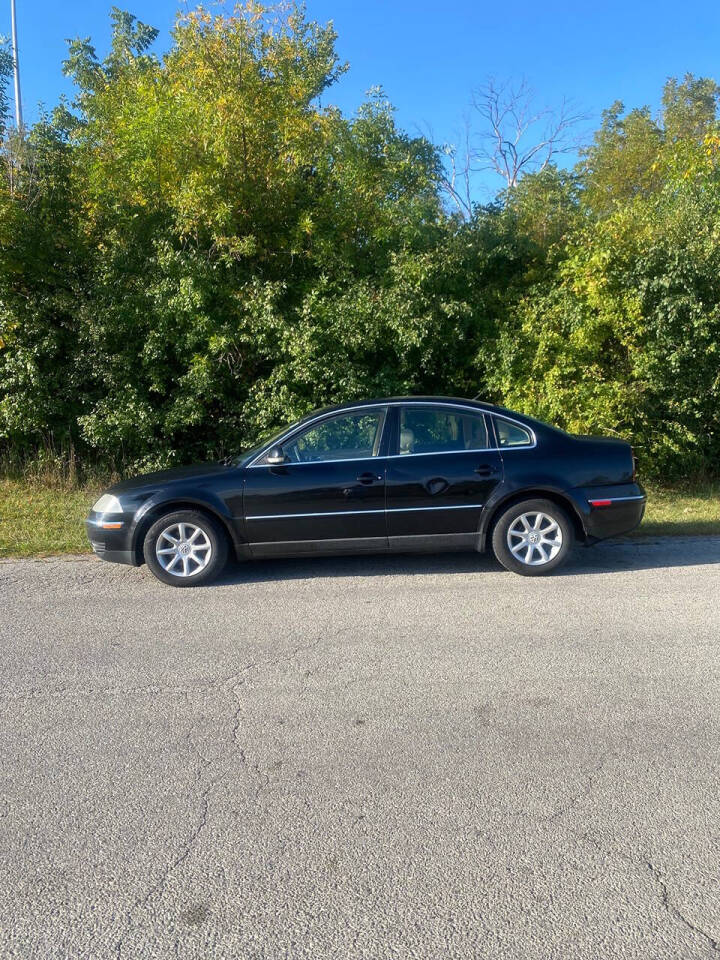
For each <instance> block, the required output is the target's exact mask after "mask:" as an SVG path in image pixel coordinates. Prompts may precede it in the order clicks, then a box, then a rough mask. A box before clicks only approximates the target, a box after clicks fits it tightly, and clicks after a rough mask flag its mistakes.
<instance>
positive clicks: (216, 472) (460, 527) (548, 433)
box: [87, 397, 645, 587]
mask: <svg viewBox="0 0 720 960" xmlns="http://www.w3.org/2000/svg"><path fill="white" fill-rule="evenodd" d="M644 510H645V494H644V492H643V489H642V487H641V486H640V485H639V484H638V483H637V481H636V477H635V459H634V456H633V451H632V448H631V447H630V445H629V444H628V443H626V442H625V441H623V440H617V439H606V438H599V437H579V436H572V435H570V434H567V433H564V432H563V431H562V430H558V429H556V428H555V427H551V426H548V425H546V424H544V423H540V422H538V421H537V420H533V419H531V418H530V417H526V416H523V415H521V414H518V413H512V412H511V411H509V410H504V409H502V408H500V407H494V406H491V405H489V404H486V403H479V402H476V401H473V400H453V399H449V398H445V397H422V398H412V399H409V398H399V399H389V400H371V401H367V402H362V403H347V404H342V405H340V406H335V407H329V408H327V409H325V410H319V411H317V412H316V413H312V414H310V415H309V416H307V417H304V418H303V419H302V420H299V421H298V422H297V423H295V424H293V425H292V426H291V427H287V428H286V429H284V430H282V431H280V432H279V433H278V434H276V435H275V436H274V437H272V438H271V439H269V440H267V441H266V442H265V443H263V444H261V445H260V446H258V447H255V448H253V449H252V450H247V451H245V452H244V453H242V454H240V455H239V456H238V457H236V458H235V459H234V460H231V461H229V462H226V463H220V464H204V465H199V466H194V467H181V468H177V469H173V470H165V471H162V472H160V473H151V474H147V475H146V476H141V477H136V478H134V479H132V480H127V481H125V482H124V483H119V484H117V485H116V486H114V487H111V488H110V489H109V490H108V491H107V493H104V494H103V495H102V496H101V497H100V499H99V500H98V501H97V503H96V504H95V506H94V507H93V509H92V510H91V512H90V515H89V517H88V520H87V530H88V535H89V537H90V542H91V544H92V548H93V550H94V551H95V553H96V554H97V555H98V556H99V557H102V558H103V559H104V560H114V561H116V562H118V563H129V564H133V565H136V566H137V565H139V564H141V563H143V561H144V562H145V563H147V565H148V566H149V567H150V569H151V570H152V572H153V573H154V574H155V576H156V577H158V578H159V579H160V580H163V581H164V582H165V583H169V584H172V585H173V586H177V587H189V586H194V585H197V584H201V583H207V582H208V581H210V580H211V579H212V578H213V577H215V576H217V574H218V573H219V572H220V571H221V570H222V569H223V567H224V566H225V562H226V560H227V557H228V554H234V555H236V556H237V557H238V558H240V559H253V558H256V557H287V556H311V555H314V554H341V553H389V552H408V551H415V550H418V551H438V550H458V549H469V550H480V551H482V550H487V549H490V548H492V550H493V552H494V553H495V556H496V557H497V559H498V560H499V561H500V563H501V564H502V565H503V566H504V567H506V568H507V569H508V570H512V571H514V572H515V573H520V574H524V575H526V576H534V575H538V574H545V573H550V572H551V571H553V570H557V568H558V567H559V566H560V564H561V563H563V561H564V560H566V559H567V556H568V554H569V553H570V551H571V550H572V548H573V546H574V544H575V543H577V542H580V543H583V544H592V543H595V542H596V541H598V540H602V539H604V538H606V537H612V536H616V535H618V534H622V533H627V532H628V531H629V530H632V529H633V528H634V527H636V526H637V525H638V524H639V523H640V521H641V519H642V516H643V512H644Z"/></svg>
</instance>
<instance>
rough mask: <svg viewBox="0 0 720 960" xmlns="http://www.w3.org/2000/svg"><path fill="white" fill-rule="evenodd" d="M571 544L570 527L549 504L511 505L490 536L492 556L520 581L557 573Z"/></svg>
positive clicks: (525, 502)
mask: <svg viewBox="0 0 720 960" xmlns="http://www.w3.org/2000/svg"><path fill="white" fill-rule="evenodd" d="M574 540H575V534H574V531H573V526H572V523H571V522H570V520H569V518H568V516H567V514H566V513H565V511H564V510H563V509H562V508H561V507H559V506H558V505H557V504H556V503H553V501H552V500H524V501H522V502H521V503H514V504H513V505H512V506H510V507H508V509H507V510H505V511H504V513H503V514H502V515H501V516H500V518H499V519H498V521H497V523H496V524H495V527H494V529H493V534H492V545H493V551H494V553H495V556H496V557H497V559H498V560H499V561H500V563H501V564H502V565H503V566H504V567H505V569H506V570H511V571H512V572H513V573H519V574H521V575H522V576H524V577H537V576H543V575H544V574H547V573H552V572H553V571H554V570H557V568H558V567H559V566H561V565H562V564H563V563H564V562H565V561H566V560H567V558H568V556H569V555H570V552H571V550H572V547H573V544H574Z"/></svg>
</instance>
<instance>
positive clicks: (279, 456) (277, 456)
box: [265, 447, 287, 467]
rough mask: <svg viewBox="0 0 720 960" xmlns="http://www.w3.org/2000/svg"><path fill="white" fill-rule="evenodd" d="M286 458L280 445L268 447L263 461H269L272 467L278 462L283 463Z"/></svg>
mask: <svg viewBox="0 0 720 960" xmlns="http://www.w3.org/2000/svg"><path fill="white" fill-rule="evenodd" d="M286 460H287V458H286V456H285V454H284V453H283V448H282V447H270V449H269V450H268V452H267V453H266V454H265V462H266V463H269V464H270V465H271V466H273V467H276V466H278V464H280V463H285V462H286Z"/></svg>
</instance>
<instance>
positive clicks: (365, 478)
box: [358, 473, 382, 485]
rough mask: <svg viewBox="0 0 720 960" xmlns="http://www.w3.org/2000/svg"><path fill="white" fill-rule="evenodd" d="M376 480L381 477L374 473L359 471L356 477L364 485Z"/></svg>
mask: <svg viewBox="0 0 720 960" xmlns="http://www.w3.org/2000/svg"><path fill="white" fill-rule="evenodd" d="M377 480H382V477H379V476H378V475H377V474H376V473H361V474H360V476H359V477H358V481H359V482H360V483H364V484H366V485H368V484H370V483H375V482H376V481H377Z"/></svg>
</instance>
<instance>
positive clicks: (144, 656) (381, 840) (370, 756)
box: [0, 539, 720, 960]
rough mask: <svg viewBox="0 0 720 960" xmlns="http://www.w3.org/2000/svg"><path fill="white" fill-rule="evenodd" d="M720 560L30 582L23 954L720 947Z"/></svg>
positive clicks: (624, 555) (622, 553)
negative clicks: (192, 581) (530, 574)
mask: <svg viewBox="0 0 720 960" xmlns="http://www.w3.org/2000/svg"><path fill="white" fill-rule="evenodd" d="M719 624H720V540H719V539H688V540H666V541H655V542H645V543H636V544H630V545H623V546H620V545H613V544H608V545H604V546H600V547H595V548H593V549H592V550H581V551H579V552H578V555H577V559H575V560H574V561H573V562H572V564H571V565H569V566H568V567H567V568H566V569H565V571H564V572H563V573H562V574H560V575H558V576H555V577H553V578H548V579H526V578H520V577H517V576H514V575H512V574H509V573H505V572H503V571H501V570H500V568H499V567H498V566H497V564H496V563H495V562H494V561H493V560H492V559H490V558H487V557H480V556H476V555H471V554H466V555H459V556H444V557H442V556H441V557H429V558H428V557H395V558H367V557H366V558H358V559H318V560H307V561H273V562H263V563H258V564H255V565H246V566H244V567H237V568H235V569H234V570H233V571H232V572H231V574H230V575H228V576H227V577H226V578H225V579H224V580H223V581H222V582H221V583H220V584H219V585H216V586H212V587H207V588H199V589H196V590H173V589H172V588H169V587H165V586H163V585H161V584H159V583H158V582H156V581H155V580H153V579H152V577H151V576H150V574H149V573H147V572H146V571H145V570H144V569H140V570H134V569H130V568H123V567H117V566H113V565H110V564H105V563H102V562H101V561H98V560H95V559H74V560H53V561H35V562H33V561H18V562H3V563H0V658H1V660H0V662H1V663H2V672H1V676H2V681H1V682H2V691H1V696H0V907H1V908H2V921H1V924H0V957H2V958H3V960H6V958H22V960H29V958H41V960H68V958H83V960H85V958H87V960H102V958H105V957H108V958H113V960H144V958H165V957H168V958H180V960H189V958H198V960H210V958H213V960H214V958H242V960H244V958H268V960H270V958H272V960H275V958H285V957H287V958H313V960H323V958H337V960H355V958H361V957H367V958H390V957H392V958H403V960H404V958H428V960H430V958H432V960H439V958H448V957H452V958H485V957H488V958H522V960H528V958H531V960H534V958H563V960H568V958H572V960H576V958H592V960H598V958H608V957H610V958H615V957H621V958H642V960H648V958H673V960H677V958H695V957H697V958H701V957H710V956H713V955H715V954H717V953H718V952H719V951H720V945H719V944H718V941H719V940H720V882H719V866H718V865H719V863H720V790H719V785H720V668H719V663H720V659H719V654H720V625H719Z"/></svg>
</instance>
